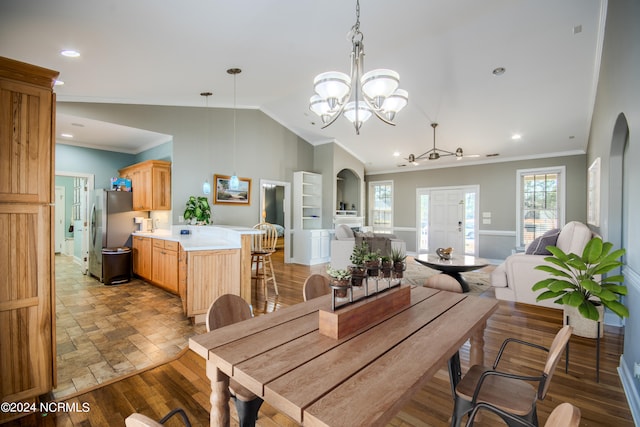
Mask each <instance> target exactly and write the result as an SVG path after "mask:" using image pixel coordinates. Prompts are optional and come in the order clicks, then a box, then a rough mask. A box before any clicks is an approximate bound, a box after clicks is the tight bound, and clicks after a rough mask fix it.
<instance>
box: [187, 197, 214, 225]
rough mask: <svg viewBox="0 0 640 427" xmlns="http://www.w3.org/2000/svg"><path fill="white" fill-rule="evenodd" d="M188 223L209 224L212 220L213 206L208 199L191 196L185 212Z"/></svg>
mask: <svg viewBox="0 0 640 427" xmlns="http://www.w3.org/2000/svg"><path fill="white" fill-rule="evenodd" d="M183 216H184V220H185V221H186V222H192V221H194V220H195V221H196V223H199V224H205V225H206V224H209V222H210V220H211V206H210V205H209V201H208V200H207V198H206V197H197V196H190V197H189V200H188V201H187V204H186V209H185V210H184V214H183Z"/></svg>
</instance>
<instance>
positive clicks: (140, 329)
mask: <svg viewBox="0 0 640 427" xmlns="http://www.w3.org/2000/svg"><path fill="white" fill-rule="evenodd" d="M55 261H56V274H55V275H56V343H57V358H56V359H57V370H58V387H57V388H56V389H55V390H54V391H53V394H54V397H55V398H56V399H58V398H62V397H65V396H69V395H72V394H75V393H77V392H79V391H82V390H86V389H89V388H91V387H94V386H97V385H99V384H102V383H104V382H107V381H111V380H114V379H116V378H119V377H122V376H125V375H128V374H131V373H133V372H136V371H139V370H141V369H143V368H146V367H149V366H152V365H155V364H158V363H161V362H164V361H168V360H169V359H171V358H173V357H175V356H176V355H177V354H178V353H179V352H180V351H182V350H183V349H184V348H186V347H187V346H188V340H189V337H191V336H193V335H197V334H200V333H203V332H205V326H204V325H203V324H202V325H195V326H194V325H192V324H191V322H190V321H189V320H188V319H187V318H186V317H185V316H184V314H183V312H182V303H181V301H180V298H179V297H178V296H176V295H172V294H170V293H168V292H165V291H163V290H161V289H159V288H156V287H155V286H152V285H149V284H147V283H145V282H144V281H142V280H139V279H132V280H131V281H130V282H129V283H124V284H121V285H112V286H105V285H103V284H102V283H100V282H99V281H98V280H96V279H94V278H93V277H91V276H88V275H84V274H82V272H81V270H80V266H79V265H78V264H76V263H75V262H74V260H73V258H72V257H69V256H66V255H56V257H55Z"/></svg>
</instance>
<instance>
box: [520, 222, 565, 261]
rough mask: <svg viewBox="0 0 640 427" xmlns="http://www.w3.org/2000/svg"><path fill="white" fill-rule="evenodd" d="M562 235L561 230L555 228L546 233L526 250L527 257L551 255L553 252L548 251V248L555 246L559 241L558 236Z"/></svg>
mask: <svg viewBox="0 0 640 427" xmlns="http://www.w3.org/2000/svg"><path fill="white" fill-rule="evenodd" d="M559 234H560V229H559V228H554V229H553V230H549V231H547V232H546V233H544V234H543V235H542V236H540V237H537V238H536V239H535V240H534V241H533V242H531V244H529V246H527V249H526V250H525V253H526V254H527V255H551V252H549V251H548V250H547V246H555V244H556V242H557V241H558V235H559Z"/></svg>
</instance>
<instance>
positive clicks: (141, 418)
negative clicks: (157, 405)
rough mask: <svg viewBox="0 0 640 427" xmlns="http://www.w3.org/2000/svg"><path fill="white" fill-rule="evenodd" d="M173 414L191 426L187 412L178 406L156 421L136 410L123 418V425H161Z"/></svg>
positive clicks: (140, 426)
mask: <svg viewBox="0 0 640 427" xmlns="http://www.w3.org/2000/svg"><path fill="white" fill-rule="evenodd" d="M174 415H179V416H180V418H182V422H183V423H184V425H185V426H186V427H191V423H190V422H189V418H188V417H187V414H186V413H185V412H184V410H183V409H180V408H177V409H174V410H172V411H171V412H169V413H168V414H167V415H165V416H164V417H162V419H161V420H160V421H156V420H154V419H152V418H149V417H147V416H146V415H143V414H140V413H137V412H136V413H133V414H131V415H129V416H128V417H127V418H125V420H124V425H125V426H126V427H162V426H164V424H165V423H166V422H167V421H169V419H170V418H171V417H173V416H174Z"/></svg>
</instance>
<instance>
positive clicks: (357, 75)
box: [309, 0, 409, 135]
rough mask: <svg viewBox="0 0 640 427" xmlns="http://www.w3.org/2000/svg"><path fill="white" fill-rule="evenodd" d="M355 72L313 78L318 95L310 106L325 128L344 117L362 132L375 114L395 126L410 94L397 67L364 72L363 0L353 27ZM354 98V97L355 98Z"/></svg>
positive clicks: (357, 131)
mask: <svg viewBox="0 0 640 427" xmlns="http://www.w3.org/2000/svg"><path fill="white" fill-rule="evenodd" d="M350 34H351V44H352V46H353V50H352V51H351V74H350V75H346V74H345V73H341V72H338V71H328V72H326V73H322V74H318V75H317V76H316V78H315V79H314V81H313V86H314V89H315V92H316V94H315V95H313V96H312V97H311V99H310V100H309V109H310V110H311V111H313V112H314V113H316V114H317V115H318V116H320V118H321V119H322V123H323V124H324V126H322V129H324V128H326V127H327V126H329V125H331V124H332V123H333V122H335V121H336V119H337V118H338V117H339V116H340V115H341V114H343V113H344V116H345V117H346V118H347V119H348V120H349V121H350V122H351V123H353V125H354V126H355V128H356V134H358V135H359V134H360V127H361V126H362V124H363V123H364V122H366V121H367V120H368V119H369V118H370V117H371V116H372V115H374V114H375V115H376V117H378V118H379V119H380V120H382V121H383V122H385V123H387V124H389V125H392V126H395V123H393V119H394V118H395V116H396V113H398V111H400V110H402V109H403V108H404V107H405V106H406V105H407V102H408V101H409V93H408V92H407V91H406V90H403V89H398V86H399V85H400V75H399V74H398V73H396V72H395V71H393V70H387V69H377V70H372V71H369V72H367V73H364V74H363V71H362V70H363V67H364V45H363V43H362V40H363V39H364V36H363V34H362V32H361V31H360V1H359V0H357V1H356V23H355V24H354V25H353V27H351V31H350ZM352 98H353V99H352Z"/></svg>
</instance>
